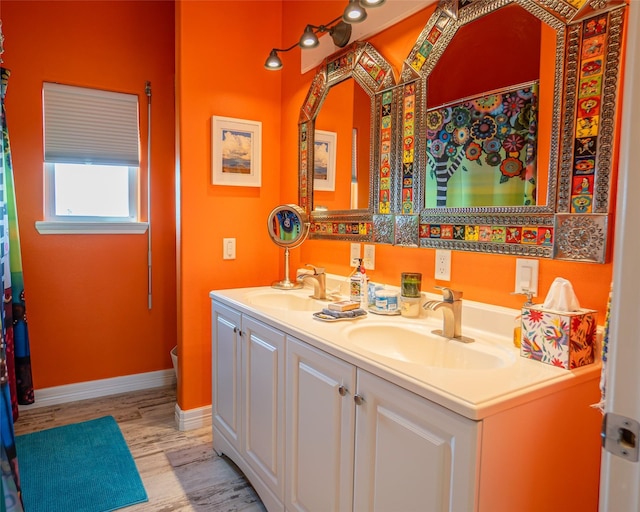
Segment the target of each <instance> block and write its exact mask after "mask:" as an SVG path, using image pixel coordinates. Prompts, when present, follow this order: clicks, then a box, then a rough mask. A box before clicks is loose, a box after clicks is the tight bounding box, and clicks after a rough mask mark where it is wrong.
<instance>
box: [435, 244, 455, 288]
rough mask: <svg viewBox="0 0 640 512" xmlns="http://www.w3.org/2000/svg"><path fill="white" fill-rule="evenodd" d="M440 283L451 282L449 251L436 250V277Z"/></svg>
mask: <svg viewBox="0 0 640 512" xmlns="http://www.w3.org/2000/svg"><path fill="white" fill-rule="evenodd" d="M435 278H436V279H438V280H440V281H450V280H451V251H449V250H446V249H436V275H435Z"/></svg>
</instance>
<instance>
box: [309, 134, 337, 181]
mask: <svg viewBox="0 0 640 512" xmlns="http://www.w3.org/2000/svg"><path fill="white" fill-rule="evenodd" d="M336 143H337V134H336V133H335V132H325V131H323V130H316V131H315V143H314V152H313V190H328V191H334V190H335V189H336Z"/></svg>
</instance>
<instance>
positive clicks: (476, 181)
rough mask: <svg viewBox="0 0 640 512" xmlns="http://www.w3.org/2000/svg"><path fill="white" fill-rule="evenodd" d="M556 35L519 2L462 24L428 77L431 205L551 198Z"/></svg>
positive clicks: (528, 202)
mask: <svg viewBox="0 0 640 512" xmlns="http://www.w3.org/2000/svg"><path fill="white" fill-rule="evenodd" d="M555 37H556V35H555V30H552V29H551V28H550V27H548V26H547V25H545V24H544V23H542V22H541V21H540V20H539V19H538V18H536V17H535V16H533V15H532V14H530V13H529V12H527V11H526V10H525V9H523V8H522V7H520V6H518V5H509V6H505V7H503V8H501V9H498V10H496V11H494V12H492V13H490V14H488V15H486V16H483V17H481V18H479V19H477V20H475V21H474V22H473V23H469V24H467V25H464V26H462V27H460V28H459V29H458V31H457V32H456V33H455V35H454V37H453V39H452V40H451V41H450V42H449V44H448V45H447V47H446V50H445V51H444V53H443V54H442V56H441V57H440V59H439V60H438V62H437V64H436V65H435V67H434V69H433V70H432V72H431V73H430V74H429V77H428V85H427V94H426V98H427V112H426V116H425V121H426V138H427V142H426V143H427V147H426V155H427V159H426V176H425V189H424V197H425V207H426V208H433V207H454V208H458V207H494V206H501V207H502V206H535V205H544V204H546V201H547V198H546V195H547V194H546V183H547V176H548V169H547V167H548V165H549V160H548V157H545V156H544V155H541V157H540V158H539V157H538V154H539V149H540V148H545V147H546V148H548V145H549V140H550V129H549V127H548V123H547V124H546V125H544V124H543V125H541V123H540V121H541V116H542V119H544V120H545V122H546V119H549V117H550V112H551V110H552V108H553V104H552V98H553V94H554V78H555V77H554V61H555ZM547 41H550V42H551V45H552V46H551V47H550V49H551V55H547V53H546V52H547V51H548V50H546V48H547V47H549V46H548V44H546V42H547ZM474 54H475V55H474ZM549 57H550V59H549ZM541 65H542V66H543V67H542V68H541ZM544 67H547V68H549V69H544ZM541 109H545V111H544V112H542V114H541V116H540V115H539V114H540V112H541ZM541 126H543V128H541V129H539V127H541Z"/></svg>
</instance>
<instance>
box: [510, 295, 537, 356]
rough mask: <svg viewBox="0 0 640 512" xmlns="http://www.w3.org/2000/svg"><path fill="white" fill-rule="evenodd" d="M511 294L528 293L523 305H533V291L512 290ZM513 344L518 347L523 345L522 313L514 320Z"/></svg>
mask: <svg viewBox="0 0 640 512" xmlns="http://www.w3.org/2000/svg"><path fill="white" fill-rule="evenodd" d="M511 295H526V297H527V300H526V301H525V303H524V304H523V305H522V307H523V308H524V307H527V306H533V301H532V300H531V297H533V292H530V291H528V290H524V291H522V292H512V293H511ZM513 345H514V346H515V347H516V348H520V347H521V345H522V313H521V314H519V315H518V316H516V317H515V319H514V321H513Z"/></svg>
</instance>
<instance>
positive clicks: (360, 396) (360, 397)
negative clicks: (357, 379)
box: [353, 393, 364, 405]
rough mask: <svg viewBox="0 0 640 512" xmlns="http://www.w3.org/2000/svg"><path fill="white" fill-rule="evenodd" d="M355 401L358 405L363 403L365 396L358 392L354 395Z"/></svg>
mask: <svg viewBox="0 0 640 512" xmlns="http://www.w3.org/2000/svg"><path fill="white" fill-rule="evenodd" d="M353 401H354V402H355V403H356V405H362V404H363V403H364V397H363V396H362V395H359V394H357V393H356V394H355V395H353Z"/></svg>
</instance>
